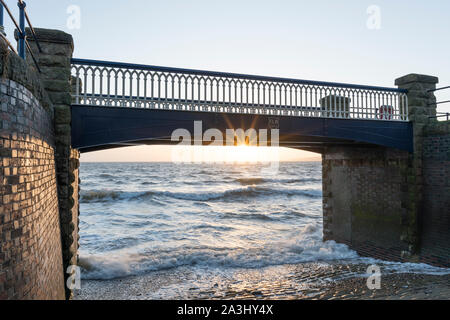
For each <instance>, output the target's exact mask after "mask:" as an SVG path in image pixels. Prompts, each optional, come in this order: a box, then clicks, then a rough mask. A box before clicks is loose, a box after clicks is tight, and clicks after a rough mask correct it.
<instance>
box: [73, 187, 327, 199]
mask: <svg viewBox="0 0 450 320" xmlns="http://www.w3.org/2000/svg"><path fill="white" fill-rule="evenodd" d="M264 196H302V197H308V198H320V197H322V191H321V190H317V189H289V188H286V189H270V188H265V187H257V186H253V185H252V186H245V187H241V188H236V189H229V190H225V191H220V192H204V191H203V192H172V191H158V190H155V191H146V192H126V191H109V190H91V191H82V192H81V203H95V202H109V201H121V200H127V201H143V200H147V199H151V198H161V197H166V198H173V199H178V200H190V201H214V200H223V201H226V200H235V199H239V198H246V199H247V198H251V197H264Z"/></svg>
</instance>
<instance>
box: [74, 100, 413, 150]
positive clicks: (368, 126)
mask: <svg viewBox="0 0 450 320" xmlns="http://www.w3.org/2000/svg"><path fill="white" fill-rule="evenodd" d="M194 121H202V128H203V132H204V131H206V130H208V129H212V128H215V129H219V130H220V131H221V132H223V136H224V137H225V131H226V129H238V128H240V129H244V130H247V129H250V128H253V129H256V130H257V131H259V130H261V129H268V130H269V132H270V129H279V130H280V133H279V135H280V136H279V144H280V146H282V147H289V148H296V149H303V150H308V151H313V152H319V153H320V152H321V151H322V150H323V148H324V147H328V146H339V145H341V146H342V145H349V146H384V147H390V148H395V149H400V150H406V151H409V152H412V151H413V146H412V137H413V132H412V125H411V123H409V122H397V121H381V120H378V121H374V120H356V119H328V118H310V117H293V116H273V115H256V114H232V113H212V112H193V111H176V110H160V109H138V108H120V107H99V106H81V105H73V106H72V147H73V148H76V149H79V150H80V152H90V151H98V150H104V149H110V148H116V147H123V146H130V145H155V144H158V145H164V144H166V145H167V144H168V145H170V144H178V143H179V142H178V141H175V142H174V141H171V136H172V133H173V131H174V130H176V129H186V130H188V131H189V132H190V133H191V135H192V136H193V135H194ZM269 142H270V135H269ZM205 144H209V142H206V143H205Z"/></svg>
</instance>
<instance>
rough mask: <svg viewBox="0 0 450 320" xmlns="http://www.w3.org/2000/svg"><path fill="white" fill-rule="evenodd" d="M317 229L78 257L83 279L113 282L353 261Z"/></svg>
mask: <svg viewBox="0 0 450 320" xmlns="http://www.w3.org/2000/svg"><path fill="white" fill-rule="evenodd" d="M319 229H320V228H319V227H318V226H317V225H315V224H314V225H307V226H305V227H304V228H303V229H302V230H300V231H299V232H298V235H297V236H296V237H295V238H293V239H289V240H285V241H276V242H272V243H261V244H259V245H255V246H250V247H248V248H242V247H211V246H205V245H199V246H192V245H190V246H179V247H172V248H161V249H157V248H152V249H148V250H143V251H142V252H131V251H132V249H131V248H128V249H126V250H120V251H116V252H109V253H103V254H97V255H83V254H81V255H80V266H81V267H82V271H83V272H82V277H83V278H84V279H100V280H101V279H114V278H120V277H126V276H130V275H138V274H142V273H145V272H151V271H159V270H166V269H172V268H177V267H181V266H205V267H221V268H263V267H268V266H273V265H283V264H296V263H304V262H316V261H332V260H342V259H354V258H357V257H358V255H357V254H356V252H354V251H352V250H350V249H349V248H348V247H347V246H346V245H343V244H337V243H336V242H334V241H328V242H322V239H321V232H320V230H319Z"/></svg>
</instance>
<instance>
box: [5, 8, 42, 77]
mask: <svg viewBox="0 0 450 320" xmlns="http://www.w3.org/2000/svg"><path fill="white" fill-rule="evenodd" d="M17 5H18V7H19V10H20V13H19V23H17V21H16V19H15V18H14V15H13V14H12V13H11V10H9V8H8V6H7V5H6V3H5V1H4V0H0V17H1V19H0V27H1V29H3V28H4V26H3V22H4V21H3V9H6V12H7V13H8V16H9V17H10V19H11V20H12V22H13V23H14V25H15V26H16V30H17V32H18V34H19V37H18V38H19V39H18V44H19V50H18V54H19V56H20V57H21V58H23V59H25V50H28V52H29V53H30V55H31V58H32V59H33V61H34V64H35V66H36V68H37V70H38V71H39V72H40V71H41V70H40V68H39V64H38V63H37V61H36V58H35V56H34V54H33V50H32V49H31V46H30V44H29V43H28V40H27V35H26V29H25V21H26V22H27V23H28V27H29V28H30V31H31V34H32V35H33V38H34V40H35V42H36V45H37V47H38V50H39V52H42V49H41V46H40V44H39V41H38V39H37V36H36V32H35V31H34V28H33V25H32V24H31V21H30V18H29V16H28V14H27V11H26V6H27V5H26V3H25V2H24V1H23V0H18V1H17ZM1 31H2V30H0V32H1ZM2 38H3V39H4V40H6V42H7V44H8V46H9V47H10V48H11V49H12V50H13V51H15V49H14V48H13V47H12V46H11V43H10V42H9V41H7V39H6V36H5V35H4V34H2Z"/></svg>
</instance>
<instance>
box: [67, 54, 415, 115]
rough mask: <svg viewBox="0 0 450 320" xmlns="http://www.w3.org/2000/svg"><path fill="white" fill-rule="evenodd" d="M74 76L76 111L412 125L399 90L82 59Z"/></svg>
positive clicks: (75, 64) (75, 65)
mask: <svg viewBox="0 0 450 320" xmlns="http://www.w3.org/2000/svg"><path fill="white" fill-rule="evenodd" d="M72 75H73V77H74V78H73V85H74V88H73V103H74V104H77V105H88V106H102V107H127V108H148V109H164V110H183V111H198V112H221V113H242V114H267V115H280V116H298V117H321V118H338V119H363V120H390V121H408V101H407V96H406V91H405V90H401V89H396V88H384V87H372V86H362V85H354V84H342V83H331V82H319V81H307V80H295V79H285V78H274V77H262V76H254V75H243V74H233V73H222V72H211V71H201V70H189V69H179V68H168V67H155V66H145V65H135V64H124V63H117V62H105V61H95V60H82V59H72Z"/></svg>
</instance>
